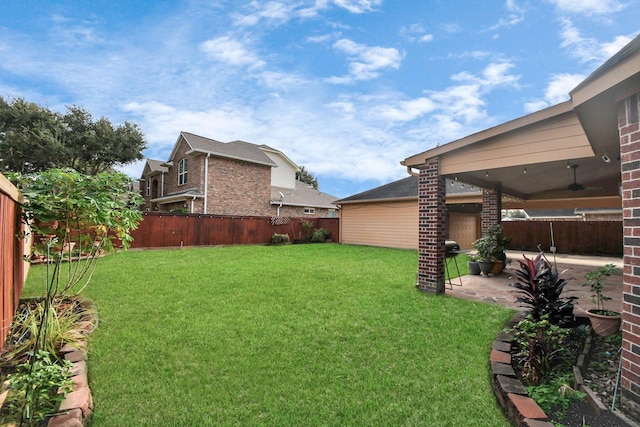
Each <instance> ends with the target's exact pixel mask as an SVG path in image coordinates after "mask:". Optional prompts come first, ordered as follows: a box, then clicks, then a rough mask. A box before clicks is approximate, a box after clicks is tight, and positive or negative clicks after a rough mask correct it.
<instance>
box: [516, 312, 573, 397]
mask: <svg viewBox="0 0 640 427" xmlns="http://www.w3.org/2000/svg"><path fill="white" fill-rule="evenodd" d="M513 331H514V332H515V345H516V350H517V353H516V358H517V359H519V361H520V362H521V363H520V366H521V367H522V372H521V374H522V378H523V379H524V380H525V381H526V382H527V383H528V384H529V385H534V386H537V385H539V384H540V383H543V382H547V381H548V380H549V378H550V376H551V373H552V372H553V369H554V368H555V367H556V366H557V365H558V364H559V362H560V361H561V360H562V356H564V354H565V353H566V352H567V349H566V348H565V347H564V344H565V342H566V338H567V337H568V335H569V333H570V332H571V330H570V329H567V328H561V327H560V326H557V325H553V324H551V323H550V322H549V317H548V316H547V315H544V316H542V317H541V318H540V319H535V318H534V317H533V316H532V315H529V316H527V317H526V318H525V319H524V320H521V321H520V322H518V323H517V324H516V325H515V327H514V328H513Z"/></svg>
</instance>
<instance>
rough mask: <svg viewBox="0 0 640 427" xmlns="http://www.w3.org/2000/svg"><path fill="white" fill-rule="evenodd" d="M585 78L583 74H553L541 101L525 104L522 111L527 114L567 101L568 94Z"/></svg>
mask: <svg viewBox="0 0 640 427" xmlns="http://www.w3.org/2000/svg"><path fill="white" fill-rule="evenodd" d="M585 78H586V76H585V75H583V74H566V73H563V74H555V75H553V76H551V79H550V80H549V82H548V83H547V87H546V89H545V91H544V98H543V99H536V100H533V101H531V102H527V103H525V105H524V109H525V111H526V112H527V113H533V112H535V111H539V110H542V109H544V108H547V107H549V106H552V105H556V104H559V103H561V102H564V101H566V100H568V99H569V92H571V90H573V89H574V88H575V87H576V86H578V84H580V82H582V81H583V80H584V79H585Z"/></svg>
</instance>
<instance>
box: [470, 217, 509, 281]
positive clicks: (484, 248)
mask: <svg viewBox="0 0 640 427" xmlns="http://www.w3.org/2000/svg"><path fill="white" fill-rule="evenodd" d="M510 241H511V238H509V237H505V236H504V235H503V234H502V225H500V224H495V225H492V226H491V227H489V228H488V229H487V230H485V232H484V233H483V235H482V237H480V238H479V239H478V240H476V241H475V242H473V247H474V248H475V250H476V254H477V256H478V258H479V263H480V270H481V271H482V273H483V274H485V275H489V274H490V273H491V274H500V273H501V272H502V269H503V268H504V263H505V260H506V258H507V257H506V255H505V253H504V250H505V248H506V246H507V244H509V242H510Z"/></svg>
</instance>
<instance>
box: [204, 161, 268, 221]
mask: <svg viewBox="0 0 640 427" xmlns="http://www.w3.org/2000/svg"><path fill="white" fill-rule="evenodd" d="M208 185H209V189H208V194H207V214H212V215H264V216H275V206H271V205H270V204H269V199H270V198H271V167H269V166H265V165H259V164H255V163H248V162H243V161H239V160H233V159H225V158H221V157H210V158H209V183H208Z"/></svg>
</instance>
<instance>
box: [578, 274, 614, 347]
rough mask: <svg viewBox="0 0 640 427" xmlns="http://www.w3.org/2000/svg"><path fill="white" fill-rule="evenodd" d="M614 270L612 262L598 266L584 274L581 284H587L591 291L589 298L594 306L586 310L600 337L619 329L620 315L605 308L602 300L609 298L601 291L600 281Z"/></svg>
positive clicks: (594, 329)
mask: <svg viewBox="0 0 640 427" xmlns="http://www.w3.org/2000/svg"><path fill="white" fill-rule="evenodd" d="M615 272H617V268H616V266H615V265H613V264H607V265H604V266H602V267H599V268H598V269H597V270H594V271H590V272H589V273H587V274H586V276H585V278H586V279H587V283H585V284H584V285H583V286H589V287H590V288H591V292H592V295H591V300H592V301H593V306H594V308H591V309H589V310H587V316H589V320H590V321H591V327H592V328H593V331H594V332H595V333H596V334H597V335H600V336H602V337H606V336H609V335H612V334H614V333H616V332H617V331H618V330H620V323H621V319H622V317H621V316H620V313H618V312H617V311H613V310H607V309H606V308H605V306H604V302H605V301H609V300H610V299H611V298H610V297H607V296H605V295H604V294H603V293H602V281H603V280H604V278H605V277H608V276H611V275H612V274H613V273H615Z"/></svg>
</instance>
